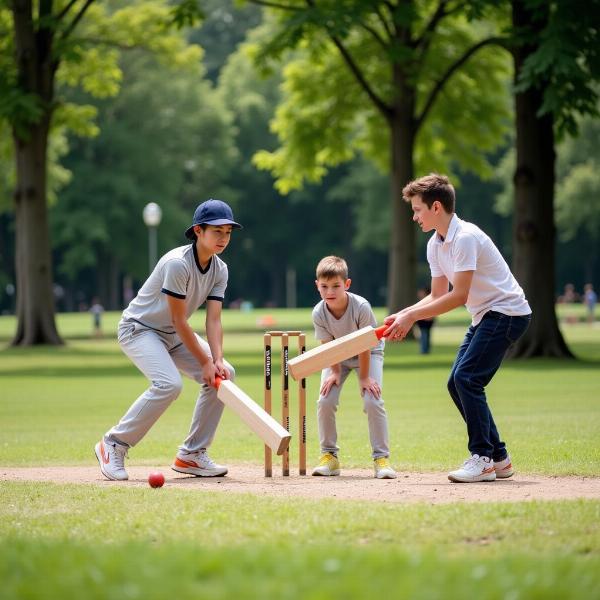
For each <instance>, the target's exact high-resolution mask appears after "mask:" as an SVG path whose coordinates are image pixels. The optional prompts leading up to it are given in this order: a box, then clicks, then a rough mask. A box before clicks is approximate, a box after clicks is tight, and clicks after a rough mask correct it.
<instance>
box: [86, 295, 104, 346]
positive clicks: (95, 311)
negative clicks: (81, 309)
mask: <svg viewBox="0 0 600 600" xmlns="http://www.w3.org/2000/svg"><path fill="white" fill-rule="evenodd" d="M89 312H90V313H92V322H93V325H94V337H96V338H101V337H102V313H103V312H104V306H102V304H100V300H99V299H98V298H96V297H94V298H93V299H92V305H91V306H90V308H89Z"/></svg>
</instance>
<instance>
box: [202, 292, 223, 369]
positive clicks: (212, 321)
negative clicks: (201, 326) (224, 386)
mask: <svg viewBox="0 0 600 600" xmlns="http://www.w3.org/2000/svg"><path fill="white" fill-rule="evenodd" d="M222 309H223V303H222V302H221V301H219V300H207V301H206V341H207V342H208V345H209V346H210V351H211V353H212V356H213V363H214V365H215V370H216V372H217V375H219V376H220V377H222V378H223V379H228V378H229V373H228V371H227V369H226V368H225V365H224V363H223V325H222V323H221V311H222Z"/></svg>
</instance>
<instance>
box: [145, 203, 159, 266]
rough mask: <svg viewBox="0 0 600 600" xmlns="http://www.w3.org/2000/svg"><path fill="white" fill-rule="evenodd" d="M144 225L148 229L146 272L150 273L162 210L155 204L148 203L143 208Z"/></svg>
mask: <svg viewBox="0 0 600 600" xmlns="http://www.w3.org/2000/svg"><path fill="white" fill-rule="evenodd" d="M142 215H143V217H144V223H145V224H146V227H148V267H149V269H148V272H149V273H152V269H154V265H155V264H156V230H157V228H158V226H159V225H160V220H161V218H162V210H161V209H160V206H159V205H158V204H156V202H149V203H148V204H146V206H144V212H143V213H142Z"/></svg>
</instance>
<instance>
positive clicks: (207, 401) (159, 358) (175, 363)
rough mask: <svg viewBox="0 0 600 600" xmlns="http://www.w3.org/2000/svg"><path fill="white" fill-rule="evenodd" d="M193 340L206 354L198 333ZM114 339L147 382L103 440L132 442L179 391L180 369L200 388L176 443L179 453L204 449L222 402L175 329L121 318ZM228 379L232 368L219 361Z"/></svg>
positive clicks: (207, 346) (140, 437) (127, 443)
mask: <svg viewBox="0 0 600 600" xmlns="http://www.w3.org/2000/svg"><path fill="white" fill-rule="evenodd" d="M196 337H197V338H198V342H199V344H200V345H201V346H202V348H203V350H204V351H205V352H206V353H207V354H208V355H209V356H210V355H211V352H210V347H209V345H208V343H207V342H206V341H204V340H203V339H202V338H201V337H200V336H198V335H197V336H196ZM118 339H119V344H120V346H121V349H122V350H123V352H124V353H125V354H126V355H127V356H128V357H129V358H130V359H131V361H132V362H133V364H134V365H135V366H136V367H137V368H138V369H139V370H140V371H141V372H142V373H143V374H144V375H145V376H146V377H147V378H148V380H149V381H150V383H151V385H150V387H149V388H148V389H147V390H146V391H145V392H144V393H143V394H142V395H141V396H140V397H139V398H138V399H137V400H136V401H135V402H134V403H133V404H132V405H131V406H130V408H129V410H128V411H127V412H126V413H125V415H124V416H123V417H122V419H121V420H120V421H119V423H118V424H117V425H115V426H114V427H113V428H112V429H110V430H109V431H108V432H107V433H106V434H105V439H107V440H109V441H110V440H113V441H115V442H120V443H122V444H126V445H127V446H135V445H136V444H137V443H138V442H139V441H140V440H141V439H142V438H143V437H144V436H145V435H146V433H147V432H148V431H149V429H150V428H151V427H152V425H154V423H155V422H156V421H157V419H158V418H159V417H160V416H161V415H162V414H163V412H165V410H166V409H167V407H168V406H169V405H170V404H171V402H173V400H175V398H177V396H179V394H180V392H181V389H182V386H183V383H182V380H181V375H180V371H181V373H183V374H184V375H186V376H187V377H189V378H190V379H193V380H194V381H197V382H198V383H199V384H200V385H201V386H202V387H201V390H200V394H199V395H198V399H197V401H196V406H195V408H194V414H193V416H192V424H191V426H190V432H189V434H188V436H187V438H186V439H185V440H184V442H183V444H182V445H181V446H180V447H179V448H180V450H182V451H183V452H197V451H199V450H200V449H202V448H208V447H209V446H210V444H211V442H212V440H213V438H214V436H215V431H216V430H217V426H218V425H219V421H220V419H221V415H222V413H223V408H224V405H223V403H222V402H221V401H220V400H218V399H217V391H216V389H214V388H212V387H210V386H208V385H206V384H204V383H203V381H202V369H201V367H200V364H199V363H198V361H197V360H196V358H195V357H194V355H193V354H192V353H191V352H190V351H189V350H188V349H187V348H186V347H185V346H184V345H183V344H182V343H181V340H180V339H179V337H178V336H177V335H176V334H169V333H162V332H159V331H155V330H154V329H149V328H148V327H144V325H141V324H140V323H136V322H135V321H121V322H120V323H119V333H118ZM225 366H226V368H227V370H228V371H229V373H230V377H231V379H233V378H234V377H235V372H234V370H233V367H232V366H231V365H230V364H229V363H227V362H226V363H225Z"/></svg>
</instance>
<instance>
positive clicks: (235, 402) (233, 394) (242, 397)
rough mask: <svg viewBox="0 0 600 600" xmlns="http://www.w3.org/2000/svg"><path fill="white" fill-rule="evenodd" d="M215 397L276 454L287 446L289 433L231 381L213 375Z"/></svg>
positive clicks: (289, 437)
mask: <svg viewBox="0 0 600 600" xmlns="http://www.w3.org/2000/svg"><path fill="white" fill-rule="evenodd" d="M215 387H216V388H217V398H218V399H219V400H220V401H221V402H222V403H223V404H224V405H225V406H228V407H229V408H231V409H232V410H233V411H234V412H235V413H237V415H238V416H239V417H240V419H242V421H244V423H246V425H248V427H250V429H252V431H254V433H256V435H258V437H259V438H260V439H261V440H262V441H263V442H264V443H265V444H266V445H267V446H269V448H271V450H273V452H275V453H276V454H283V452H284V451H285V449H286V448H287V447H288V446H289V443H290V439H291V437H292V436H291V435H290V432H289V431H287V430H286V429H285V428H284V427H283V426H282V425H281V424H280V423H278V422H277V421H276V420H275V419H274V418H273V417H272V416H271V415H270V414H268V413H267V412H265V411H264V410H263V409H262V408H261V407H260V406H259V405H258V404H256V402H254V400H252V398H250V396H248V395H247V394H246V393H245V392H244V391H243V390H241V389H240V388H239V387H238V386H237V385H235V383H233V381H229V380H228V379H221V378H220V377H215Z"/></svg>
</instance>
